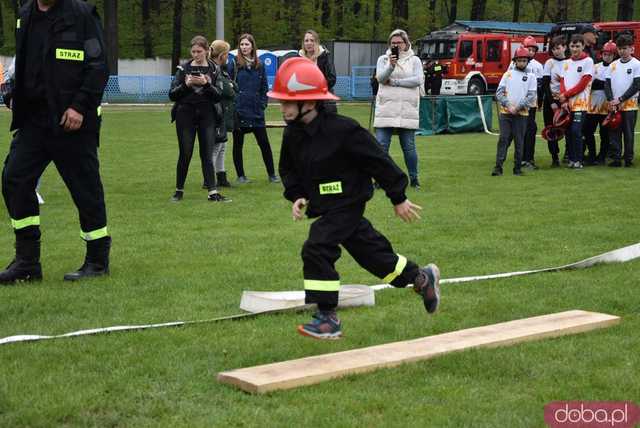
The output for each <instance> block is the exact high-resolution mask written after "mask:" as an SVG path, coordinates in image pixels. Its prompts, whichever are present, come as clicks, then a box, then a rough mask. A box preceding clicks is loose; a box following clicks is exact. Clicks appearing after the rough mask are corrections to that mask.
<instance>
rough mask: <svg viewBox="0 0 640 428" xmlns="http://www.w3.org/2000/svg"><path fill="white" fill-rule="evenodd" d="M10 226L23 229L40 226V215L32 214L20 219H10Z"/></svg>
mask: <svg viewBox="0 0 640 428" xmlns="http://www.w3.org/2000/svg"><path fill="white" fill-rule="evenodd" d="M11 226H13V228H14V229H24V228H25V227H29V226H40V216H39V215H34V216H31V217H25V218H22V219H20V220H14V219H11Z"/></svg>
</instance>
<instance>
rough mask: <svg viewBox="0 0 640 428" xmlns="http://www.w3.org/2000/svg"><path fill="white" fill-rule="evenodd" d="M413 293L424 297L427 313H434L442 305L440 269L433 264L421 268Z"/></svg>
mask: <svg viewBox="0 0 640 428" xmlns="http://www.w3.org/2000/svg"><path fill="white" fill-rule="evenodd" d="M413 291H415V292H416V293H418V294H419V295H421V296H422V300H423V302H424V308H425V309H426V310H427V312H428V313H430V314H432V313H434V312H435V311H436V310H437V309H438V304H439V303H440V269H438V266H436V265H435V264H433V263H431V264H429V265H427V266H426V267H424V268H420V272H418V275H417V276H416V279H415V280H414V283H413Z"/></svg>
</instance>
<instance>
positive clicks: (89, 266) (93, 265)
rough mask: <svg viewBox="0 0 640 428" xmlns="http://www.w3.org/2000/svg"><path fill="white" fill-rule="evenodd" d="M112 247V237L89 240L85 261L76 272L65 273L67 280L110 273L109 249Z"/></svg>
mask: <svg viewBox="0 0 640 428" xmlns="http://www.w3.org/2000/svg"><path fill="white" fill-rule="evenodd" d="M110 249H111V237H110V236H105V237H104V238H100V239H96V240H93V241H87V255H86V257H85V258H84V263H83V264H82V266H80V269H78V270H77V271H75V272H69V273H67V274H65V276H64V280H65V281H78V280H80V279H84V278H91V277H95V276H103V275H108V274H109V250H110Z"/></svg>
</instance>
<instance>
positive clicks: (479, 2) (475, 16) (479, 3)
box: [469, 0, 487, 21]
mask: <svg viewBox="0 0 640 428" xmlns="http://www.w3.org/2000/svg"><path fill="white" fill-rule="evenodd" d="M486 8H487V0H473V2H472V3H471V15H470V16H469V19H470V20H472V21H482V20H483V19H484V11H485V9H486Z"/></svg>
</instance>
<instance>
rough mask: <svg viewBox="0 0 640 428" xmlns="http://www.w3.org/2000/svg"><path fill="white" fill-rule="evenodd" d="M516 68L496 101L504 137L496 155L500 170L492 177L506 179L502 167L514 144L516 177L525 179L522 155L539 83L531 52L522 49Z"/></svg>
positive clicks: (516, 57)
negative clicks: (529, 66) (530, 68)
mask: <svg viewBox="0 0 640 428" xmlns="http://www.w3.org/2000/svg"><path fill="white" fill-rule="evenodd" d="M513 62H514V64H515V67H514V68H513V69H511V70H508V71H507V72H506V73H504V75H503V76H502V79H500V83H499V84H498V89H497V91H496V99H497V100H498V103H499V104H500V119H499V120H500V137H499V138H498V149H497V154H496V166H495V167H494V168H493V172H492V173H491V175H493V176H499V175H502V164H503V163H504V161H505V160H506V158H507V150H508V149H509V145H510V144H511V141H512V140H514V141H515V142H514V146H515V153H514V156H513V160H514V163H513V174H514V175H522V170H521V166H522V151H523V146H524V137H525V134H526V132H527V121H528V117H529V108H530V106H531V103H532V102H534V101H535V98H536V91H537V81H536V77H535V75H534V74H533V73H530V72H528V71H527V64H528V62H529V50H528V49H526V48H524V47H519V48H518V49H516V52H515V54H514V56H513Z"/></svg>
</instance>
